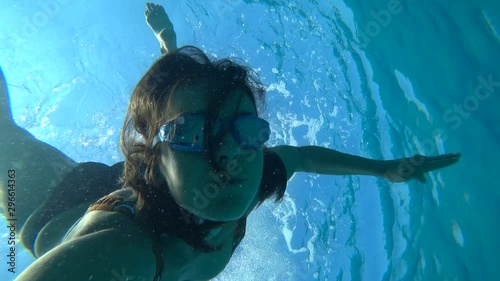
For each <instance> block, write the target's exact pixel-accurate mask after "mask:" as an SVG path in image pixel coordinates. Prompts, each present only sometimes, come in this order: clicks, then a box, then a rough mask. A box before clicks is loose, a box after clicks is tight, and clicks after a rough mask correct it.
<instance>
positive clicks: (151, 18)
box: [144, 3, 177, 55]
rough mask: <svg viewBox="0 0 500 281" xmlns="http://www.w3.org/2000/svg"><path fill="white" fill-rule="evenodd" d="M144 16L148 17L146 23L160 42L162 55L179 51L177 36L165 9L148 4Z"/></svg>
mask: <svg viewBox="0 0 500 281" xmlns="http://www.w3.org/2000/svg"><path fill="white" fill-rule="evenodd" d="M144 15H145V16H146V23H147V24H148V25H149V27H150V28H151V30H153V33H154V34H155V36H156V38H157V39H158V41H159V42H160V51H161V54H162V55H165V54H168V53H172V52H175V51H176V50H177V35H176V34H175V30H174V25H173V24H172V22H171V21H170V19H169V18H168V15H167V13H166V12H165V9H163V7H162V6H161V5H158V4H154V3H146V11H145V12H144Z"/></svg>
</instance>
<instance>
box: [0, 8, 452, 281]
mask: <svg viewBox="0 0 500 281" xmlns="http://www.w3.org/2000/svg"><path fill="white" fill-rule="evenodd" d="M146 21H147V23H148V24H149V26H150V27H151V28H152V30H153V32H154V33H155V35H156V36H157V38H158V39H159V41H160V45H161V50H162V53H163V54H164V55H163V56H162V57H161V58H160V59H158V60H157V61H156V62H155V63H154V64H153V65H152V66H151V68H150V69H149V70H148V71H147V73H146V74H145V75H144V76H143V77H142V78H141V79H140V81H139V83H138V84H137V86H136V88H135V89H134V91H133V93H132V96H131V98H130V104H129V107H128V110H127V114H126V117H125V123H124V126H123V129H122V133H121V149H122V151H123V153H124V156H125V161H124V162H122V163H117V164H115V165H113V166H111V167H108V166H106V165H104V164H100V163H91V162H88V163H75V162H74V161H73V160H71V159H69V158H68V157H67V156H65V155H64V154H62V153H61V152H59V151H58V150H57V149H55V148H53V147H51V146H49V145H47V144H45V143H42V142H40V141H38V140H36V139H35V138H34V137H33V136H32V135H30V134H29V133H28V132H27V131H25V130H24V129H21V128H20V127H18V126H17V125H15V124H14V122H13V120H12V114H11V112H10V105H9V99H8V94H7V88H6V82H5V79H4V78H3V74H1V72H0V75H1V76H0V78H1V81H2V82H1V83H2V85H0V91H1V93H0V94H1V96H0V102H1V103H0V106H1V110H2V111H1V112H0V114H1V116H0V119H1V123H0V126H1V132H2V135H1V137H0V141H1V142H2V145H1V147H2V148H1V152H2V158H3V157H11V158H5V159H7V160H8V159H20V160H19V161H18V162H17V163H10V165H16V167H18V168H16V169H17V170H18V171H20V173H21V171H24V174H26V175H30V177H28V176H22V177H21V176H19V180H24V181H25V182H23V184H19V185H18V186H19V188H21V189H20V190H19V194H18V204H19V205H18V207H19V212H23V213H19V216H18V226H19V227H22V230H21V240H22V242H23V244H24V245H25V247H26V248H28V249H29V250H30V251H31V252H32V253H33V255H34V256H36V257H37V260H36V261H35V262H34V263H33V264H32V265H30V266H29V267H28V268H27V269H26V270H25V271H24V272H23V273H21V275H20V276H19V277H18V278H17V279H16V280H29V281H36V280H112V279H113V278H114V275H113V273H114V272H116V271H120V270H121V269H126V273H127V275H128V276H130V278H134V279H131V280H160V279H162V280H183V281H184V280H208V279H211V278H213V277H215V276H217V275H218V274H219V273H220V272H221V271H222V270H223V269H224V268H225V266H226V265H227V264H228V262H229V260H230V258H231V256H232V254H233V252H234V250H235V248H236V247H237V246H238V244H239V243H240V242H241V240H242V239H243V237H244V235H245V228H246V219H247V217H248V215H249V214H250V213H251V212H252V210H254V209H255V208H256V207H257V206H258V205H259V204H261V203H262V202H264V201H265V200H267V199H274V200H275V201H277V202H279V201H280V200H281V198H282V197H283V195H284V192H285V189H286V184H287V181H288V179H290V178H291V177H292V175H293V174H294V173H295V172H307V173H317V174H327V175H372V176H378V177H384V178H386V179H388V180H389V181H392V182H401V181H407V180H411V179H418V180H421V181H424V180H425V178H424V174H425V173H426V172H429V171H432V170H435V169H439V168H443V167H446V166H449V165H452V164H454V163H456V162H457V161H458V160H459V158H460V155H459V154H455V153H451V154H445V155H441V156H436V157H425V156H421V155H416V156H414V157H412V158H403V159H396V160H388V161H384V160H372V159H366V158H362V157H358V156H354V155H349V154H345V153H341V152H338V151H335V150H331V149H327V148H322V147H316V146H304V147H293V146H287V145H282V146H276V147H266V146H265V143H266V141H267V140H268V139H269V135H270V131H269V124H268V123H267V122H266V121H265V120H263V119H261V118H260V117H259V112H258V109H259V108H260V106H259V105H261V104H262V103H263V102H264V94H265V91H264V87H263V86H262V84H261V83H260V82H259V81H258V79H257V78H256V77H255V76H254V75H253V73H252V72H251V71H250V70H249V69H248V68H246V67H243V66H241V65H238V64H236V63H234V62H232V61H230V60H227V59H223V60H218V61H210V60H209V58H208V57H207V56H206V55H205V54H204V53H203V52H202V51H200V50H199V49H197V48H195V47H182V48H180V49H177V47H176V37H175V32H174V30H173V26H172V24H171V23H170V21H169V19H168V16H167V14H166V13H165V11H164V9H163V8H162V7H161V6H160V5H155V4H151V3H148V4H147V9H146ZM4 132H9V133H8V134H5V133H4ZM19 143H22V145H19ZM23 151H24V152H23ZM25 151H28V152H25ZM31 151H32V152H31ZM4 155H7V156H4ZM8 167H9V164H7V162H6V161H4V159H2V168H5V169H4V170H8V169H9V168H8ZM2 171H3V170H2ZM36 175H39V176H36ZM24 178H25V179H24ZM6 182H7V180H6V179H5V180H4V179H3V178H2V184H4V183H6ZM6 190H7V187H6V186H2V192H6ZM47 190H49V192H47ZM6 197H7V196H3V197H2V200H5V199H3V198H6ZM99 198H100V199H99ZM37 203H39V205H37ZM3 205H4V209H5V210H4V213H6V209H7V208H6V206H7V205H8V202H3ZM21 206H22V207H21ZM89 206H90V207H89ZM82 215H83V216H82ZM5 216H6V217H8V216H7V214H6V215H5ZM114 270H115V271H114Z"/></svg>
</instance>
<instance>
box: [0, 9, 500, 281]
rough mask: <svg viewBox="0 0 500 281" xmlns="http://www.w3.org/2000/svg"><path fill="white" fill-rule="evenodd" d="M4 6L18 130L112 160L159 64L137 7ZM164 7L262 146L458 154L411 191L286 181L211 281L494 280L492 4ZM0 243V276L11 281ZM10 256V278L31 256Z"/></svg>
mask: <svg viewBox="0 0 500 281" xmlns="http://www.w3.org/2000/svg"><path fill="white" fill-rule="evenodd" d="M2 1H3V2H5V3H2V5H1V6H2V8H1V9H0V66H1V67H2V69H3V70H4V72H5V75H6V77H7V81H8V84H9V90H10V94H11V102H12V110H13V114H14V118H15V121H16V123H17V124H18V125H20V126H21V127H23V128H26V129H28V130H29V131H30V132H31V133H32V134H34V135H35V136H36V137H37V138H39V139H40V140H43V141H45V142H47V143H49V144H52V145H53V146H55V147H57V148H58V149H60V150H61V151H63V152H64V153H66V154H67V155H69V156H70V157H72V158H73V159H75V160H76V161H97V162H103V163H106V164H112V163H115V162H117V161H120V160H121V159H122V156H121V154H120V152H119V138H118V137H119V133H120V128H121V125H122V122H123V116H124V112H125V109H126V106H127V102H128V97H129V95H130V93H131V90H132V89H133V87H134V86H135V83H136V82H137V81H138V79H139V78H140V76H141V75H142V74H144V72H145V71H146V70H147V69H148V67H149V66H150V65H151V63H152V62H153V61H155V60H156V59H157V58H158V57H159V46H158V44H157V42H156V41H155V38H154V36H153V35H152V33H151V32H150V31H149V29H148V27H147V26H146V24H145V22H144V15H143V10H144V3H143V2H142V1H116V0H115V1H98V0H88V1H71V0H41V1H39V2H36V3H34V2H33V1H28V0H21V1H16V3H10V2H9V3H7V1H6V0H2ZM124 3H126V4H124ZM162 4H163V5H164V6H165V8H166V10H167V11H168V13H169V15H170V17H171V20H172V22H173V23H174V26H175V29H176V31H177V34H178V42H179V45H188V44H189V45H195V46H198V47H200V48H202V49H203V50H204V51H205V52H206V53H207V54H208V55H210V56H213V57H218V58H221V57H235V58H238V59H240V61H242V62H244V63H246V64H248V65H250V66H251V67H252V68H254V69H255V70H256V71H257V72H258V73H259V75H260V77H261V79H262V81H263V83H264V84H265V85H266V87H267V89H268V93H267V101H268V106H267V110H266V112H265V114H264V115H265V116H266V118H267V119H268V120H269V122H270V123H271V127H272V129H273V135H272V138H271V141H270V145H278V144H290V145H309V144H311V145H320V146H325V147H329V148H333V149H336V150H339V151H343V152H348V153H352V154H358V155H362V156H365V157H372V158H386V159H389V158H397V157H404V156H411V155H414V154H416V153H421V154H425V155H435V154H438V153H446V152H461V153H462V159H461V161H460V162H459V163H458V164H457V165H455V166H453V167H450V168H447V169H445V170H441V171H438V172H434V173H432V174H430V175H428V176H427V183H425V184H422V183H419V182H409V183H406V184H389V183H388V182H386V181H384V180H379V179H375V178H371V177H333V176H317V175H307V174H297V175H295V176H294V177H293V178H292V179H291V181H290V182H289V185H288V189H287V194H286V197H285V199H284V201H283V202H282V203H281V204H279V205H275V204H271V203H269V204H265V205H264V206H262V207H261V208H259V209H258V211H257V212H255V214H253V215H252V216H251V217H250V219H249V229H248V231H247V236H246V238H245V240H244V241H243V242H242V244H241V247H240V248H239V249H238V250H237V251H236V253H235V256H234V257H233V259H232V261H231V262H230V264H229V265H228V267H227V268H226V270H225V271H224V272H223V273H222V274H221V275H220V276H219V277H217V279H216V280H496V279H497V278H498V277H497V276H499V275H500V269H499V267H498V260H499V258H500V254H499V253H500V242H499V241H498V240H497V237H498V235H497V234H496V231H498V230H499V229H500V218H499V215H500V207H499V206H500V205H498V203H499V202H500V186H499V184H498V183H497V182H496V175H497V173H498V172H500V171H499V169H498V163H497V158H499V157H500V145H499V142H500V126H499V125H498V124H500V115H499V113H498V108H499V105H500V69H499V65H500V4H499V2H498V1H494V0H490V1H486V0H479V1H445V0H438V1H429V0H428V1H403V0H400V1H397V0H389V1H387V0H375V1H358V0H345V1H342V0H315V1H307V0H296V1H284V0H282V1H280V0H275V1H269V0H267V1H260V0H245V1H243V0H225V1H222V0H221V1H195V0H190V1H165V3H162ZM2 133H4V132H2ZM0 157H1V156H0ZM2 161H13V160H11V159H3V158H2ZM0 172H2V171H0ZM6 232H7V230H6V229H0V233H2V234H3V236H2V238H1V239H2V240H1V241H0V245H1V246H2V256H1V257H0V260H1V262H0V267H1V268H0V276H2V277H1V278H0V279H1V280H12V279H13V278H14V277H15V275H13V274H10V273H9V272H7V265H6V263H5V261H4V260H5V259H6V256H5V255H4V254H3V253H4V249H6V248H7V245H6V243H7V238H6V237H7V233H6ZM17 253H18V257H19V260H20V261H19V264H18V265H17V271H18V272H19V271H21V270H22V269H23V268H24V267H26V266H27V265H28V264H29V263H30V262H31V261H32V259H31V258H30V256H29V255H28V254H27V253H26V252H24V251H23V250H22V249H21V248H18V252H17ZM4 276H5V277H4Z"/></svg>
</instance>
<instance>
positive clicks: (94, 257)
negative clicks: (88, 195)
mask: <svg viewBox="0 0 500 281" xmlns="http://www.w3.org/2000/svg"><path fill="white" fill-rule="evenodd" d="M40 268H43V270H40ZM124 270H125V271H126V273H127V275H130V276H136V277H145V278H147V279H144V280H148V279H149V280H152V279H153V277H154V273H155V256H154V254H153V251H151V238H150V236H149V235H148V234H147V233H145V232H144V231H142V230H141V229H140V228H139V227H138V226H137V225H135V224H134V223H133V222H132V220H130V219H129V218H127V217H126V216H125V215H123V214H120V213H115V212H106V211H94V212H89V213H87V214H86V215H85V216H84V217H82V219H81V220H80V221H79V222H78V224H77V225H76V226H75V227H74V228H73V229H72V230H71V233H70V234H69V235H68V236H67V237H66V240H65V242H64V243H62V244H61V245H59V246H58V247H56V248H54V249H53V250H51V251H50V252H49V253H47V254H45V255H43V256H42V257H40V258H39V259H38V260H37V261H35V264H33V266H30V267H29V268H28V269H27V270H26V271H25V272H24V273H23V275H21V276H20V278H19V280H59V279H60V278H61V276H72V278H71V280H89V278H92V279H95V280H111V279H113V277H114V276H115V274H121V273H123V271H124ZM21 277H22V278H21ZM141 280H142V279H141Z"/></svg>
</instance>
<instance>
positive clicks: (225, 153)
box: [217, 134, 240, 163]
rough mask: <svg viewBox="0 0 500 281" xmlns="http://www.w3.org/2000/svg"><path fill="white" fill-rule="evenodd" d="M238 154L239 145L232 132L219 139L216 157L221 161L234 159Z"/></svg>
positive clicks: (225, 161)
mask: <svg viewBox="0 0 500 281" xmlns="http://www.w3.org/2000/svg"><path fill="white" fill-rule="evenodd" d="M239 156H240V147H239V145H238V143H237V142H236V140H235V139H234V137H233V136H232V134H227V135H225V136H224V138H223V139H222V141H221V145H220V148H219V151H218V152H217V158H218V160H219V161H220V162H221V163H227V162H228V161H232V160H236V159H238V157H239Z"/></svg>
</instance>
